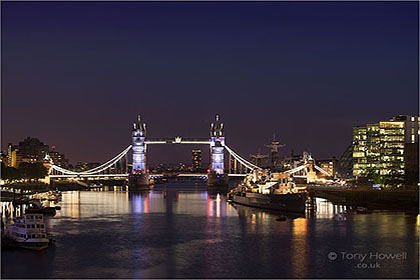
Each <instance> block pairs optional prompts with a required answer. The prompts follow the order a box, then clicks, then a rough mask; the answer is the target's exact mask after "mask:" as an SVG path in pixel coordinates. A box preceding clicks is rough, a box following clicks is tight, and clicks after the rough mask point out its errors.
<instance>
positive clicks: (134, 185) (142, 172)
mask: <svg viewBox="0 0 420 280" xmlns="http://www.w3.org/2000/svg"><path fill="white" fill-rule="evenodd" d="M132 137H133V169H132V171H131V174H130V177H129V187H130V189H133V190H136V189H137V190H143V189H148V188H149V174H148V173H147V169H146V144H145V139H146V124H145V123H142V122H141V119H140V116H138V117H137V123H134V124H133V131H132Z"/></svg>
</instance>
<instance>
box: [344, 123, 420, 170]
mask: <svg viewBox="0 0 420 280" xmlns="http://www.w3.org/2000/svg"><path fill="white" fill-rule="evenodd" d="M418 124H419V117H412V116H402V115H399V116H396V117H393V118H392V119H391V120H389V121H380V122H379V123H376V124H367V125H366V126H362V127H354V128H353V142H352V150H353V153H352V154H353V175H354V176H367V175H368V174H377V175H380V176H383V177H387V176H402V175H404V174H405V161H406V159H405V158H404V150H405V149H406V145H407V144H412V143H418V133H419V125H418Z"/></svg>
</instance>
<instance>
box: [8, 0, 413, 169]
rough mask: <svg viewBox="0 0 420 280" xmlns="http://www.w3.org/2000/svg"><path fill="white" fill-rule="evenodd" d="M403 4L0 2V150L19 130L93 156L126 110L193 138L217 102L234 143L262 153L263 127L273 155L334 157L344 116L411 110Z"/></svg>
mask: <svg viewBox="0 0 420 280" xmlns="http://www.w3.org/2000/svg"><path fill="white" fill-rule="evenodd" d="M417 12H418V3H415V2H404V3H380V4H379V3H310V4H308V3H305V5H303V3H299V2H292V3H282V2H273V3H271V2H270V3H241V4H240V5H236V4H235V5H232V4H231V3H220V2H218V3H216V2H215V3H181V4H180V3H177V4H176V5H175V4H171V3H165V4H163V3H141V2H128V3H127V2H126V3H110V2H108V3H83V2H74V3H33V2H32V3H17V2H8V3H5V2H2V13H3V24H2V34H3V40H2V50H3V60H2V68H3V73H2V79H3V83H2V101H3V102H2V114H3V115H2V150H5V149H6V148H7V143H9V142H11V143H17V142H19V141H21V140H22V139H24V138H26V137H27V136H31V137H36V138H39V139H40V140H41V141H43V142H44V143H47V144H48V145H51V146H53V145H54V146H56V147H57V150H58V151H60V152H61V153H64V154H65V155H66V156H67V157H68V158H69V159H70V161H71V162H72V163H75V162H78V161H86V162H102V161H105V160H107V159H109V158H110V156H113V155H114V154H115V153H116V152H119V151H120V150H121V149H122V148H124V147H125V146H127V145H128V144H130V142H131V139H130V138H131V137H130V130H131V123H132V121H133V119H134V118H135V116H136V115H137V114H140V115H141V116H142V117H143V119H144V121H145V122H146V123H147V127H148V137H151V138H160V137H176V136H181V137H184V138H195V137H197V138H205V137H209V130H210V123H211V121H212V120H213V119H214V115H215V114H216V113H219V114H220V115H221V119H222V121H223V122H224V123H225V126H226V130H225V131H226V142H227V143H228V144H229V145H230V146H232V147H234V148H235V150H237V151H238V152H239V153H240V154H244V155H248V154H252V153H255V152H257V151H258V150H259V149H262V151H263V152H264V151H266V153H267V154H268V153H269V150H268V149H266V150H264V149H265V148H264V144H268V143H269V142H270V141H271V139H272V135H273V133H275V134H276V136H277V139H278V140H279V141H280V142H281V143H284V144H286V146H285V147H284V148H281V149H280V152H281V153H283V154H289V152H290V150H291V149H293V150H294V151H295V153H298V152H302V151H303V150H309V151H310V152H311V153H313V154H314V156H315V157H317V158H330V157H332V156H336V157H340V156H341V154H342V153H343V152H344V150H345V149H346V148H347V146H348V145H350V143H351V141H352V127H354V126H358V125H361V124H364V123H375V122H377V121H379V120H384V119H390V118H392V117H393V116H395V115H399V114H404V115H417V114H418V24H417V23H418V14H417ZM239 14H240V15H241V16H239ZM22 15H25V16H22ZM244 15H245V16H244ZM75 18H77V19H78V21H76V22H75V21H74V19H75ZM93 19H94V20H93ZM414 100H416V102H413V101H414ZM193 148H195V147H194V146H191V147H185V148H184V147H182V148H179V147H172V146H169V147H158V148H156V149H155V148H153V150H151V151H150V152H151V157H150V161H151V163H153V162H154V161H156V162H165V161H167V162H174V161H184V162H188V161H189V159H190V151H191V149H193ZM183 149H184V150H183ZM205 158H206V156H205V155H204V154H203V159H205Z"/></svg>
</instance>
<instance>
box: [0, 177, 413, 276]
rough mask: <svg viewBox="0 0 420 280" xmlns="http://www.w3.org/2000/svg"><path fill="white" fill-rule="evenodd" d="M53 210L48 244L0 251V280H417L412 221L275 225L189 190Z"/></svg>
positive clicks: (381, 217) (84, 201) (321, 203)
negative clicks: (39, 248)
mask: <svg viewBox="0 0 420 280" xmlns="http://www.w3.org/2000/svg"><path fill="white" fill-rule="evenodd" d="M59 205H60V206H61V210H59V211H57V214H56V216H54V217H47V218H46V223H47V229H48V231H49V232H50V233H52V234H53V235H54V237H55V239H56V241H57V243H56V245H55V246H51V247H50V248H49V249H48V250H45V251H41V252H33V251H26V250H23V249H7V250H2V278H418V277H419V272H418V271H419V267H418V263H419V256H418V251H419V241H418V240H419V229H418V227H419V219H418V216H417V215H415V214H406V213H403V212H386V211H378V212H372V213H369V214H356V213H354V212H351V211H349V209H346V208H345V207H343V206H334V205H332V204H331V203H329V202H328V201H325V200H320V199H318V200H317V210H316V212H315V213H312V214H309V213H307V214H306V215H302V216H296V215H288V216H287V220H286V221H276V219H277V218H278V217H279V213H275V212H270V211H263V210H258V209H254V208H249V207H246V206H238V205H234V204H231V203H229V202H228V201H227V199H226V196H225V195H209V194H208V193H207V189H206V186H205V185H202V184H192V183H191V184H186V183H185V184H179V183H178V184H167V185H161V186H159V187H157V188H155V189H154V190H153V191H150V192H148V193H146V194H141V193H131V192H127V191H124V190H122V189H117V188H116V189H113V188H111V189H108V190H103V191H69V192H63V198H62V202H61V203H60V204H59ZM5 206H6V205H5V204H4V203H3V207H5Z"/></svg>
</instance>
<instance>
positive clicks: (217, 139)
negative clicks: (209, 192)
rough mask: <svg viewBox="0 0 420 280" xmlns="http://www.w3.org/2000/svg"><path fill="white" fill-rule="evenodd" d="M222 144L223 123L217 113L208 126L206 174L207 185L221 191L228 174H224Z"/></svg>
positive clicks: (224, 186) (223, 188) (223, 139)
mask: <svg viewBox="0 0 420 280" xmlns="http://www.w3.org/2000/svg"><path fill="white" fill-rule="evenodd" d="M224 145H225V135H224V128H223V123H221V122H220V117H219V115H216V122H215V123H212V124H211V127H210V149H211V150H210V154H211V172H210V174H209V176H208V186H209V188H212V189H215V190H223V191H224V190H227V187H228V175H227V174H225V164H224V153H223V152H224V149H225V147H224Z"/></svg>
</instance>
